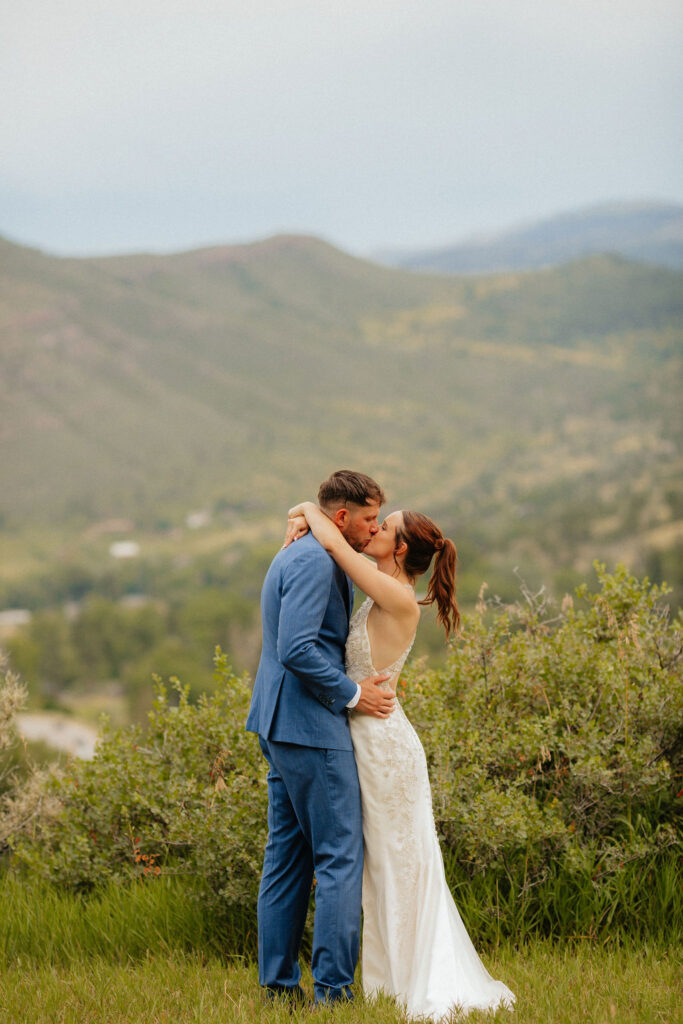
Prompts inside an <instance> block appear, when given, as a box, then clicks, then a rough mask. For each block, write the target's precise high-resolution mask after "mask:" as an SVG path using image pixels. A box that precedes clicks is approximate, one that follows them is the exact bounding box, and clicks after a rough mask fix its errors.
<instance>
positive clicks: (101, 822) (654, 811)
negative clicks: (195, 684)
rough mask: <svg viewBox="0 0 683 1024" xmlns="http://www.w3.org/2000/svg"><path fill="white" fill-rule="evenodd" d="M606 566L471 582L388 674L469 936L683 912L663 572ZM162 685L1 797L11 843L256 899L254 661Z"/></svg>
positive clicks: (86, 873) (678, 652)
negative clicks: (448, 637)
mask: <svg viewBox="0 0 683 1024" xmlns="http://www.w3.org/2000/svg"><path fill="white" fill-rule="evenodd" d="M597 568H598V577H599V587H598V589H597V591H596V592H595V593H591V592H589V591H588V589H587V587H585V586H583V587H580V588H579V590H578V591H577V597H576V600H575V601H574V600H572V599H571V598H565V601H564V602H563V605H562V608H561V609H559V610H558V609H554V608H553V607H552V606H551V605H550V603H549V602H548V601H547V600H546V599H545V597H544V595H543V594H542V593H541V594H536V595H534V594H531V593H530V592H529V591H528V590H527V589H526V588H523V597H522V600H521V601H520V602H519V603H517V604H515V605H513V606H502V605H500V604H499V603H497V602H488V603H487V602H486V601H484V600H483V598H482V600H481V601H480V603H479V606H478V611H477V613H476V614H475V615H472V616H471V617H469V618H468V619H467V620H466V622H465V625H464V629H463V631H462V634H461V635H460V636H459V637H458V639H457V640H455V641H454V643H453V644H452V650H451V653H450V656H449V660H448V663H447V665H446V667H445V668H444V669H443V670H440V671H437V672H435V671H429V670H427V669H426V668H425V667H424V666H423V665H421V664H419V663H418V664H417V665H414V666H413V667H412V668H411V669H409V670H408V671H407V672H406V675H405V684H406V685H404V686H400V687H399V695H401V690H402V689H404V690H405V696H404V697H403V699H404V704H405V708H406V711H407V713H408V716H409V718H410V719H411V721H412V722H413V724H414V726H415V728H416V730H417V732H418V734H419V736H420V737H421V739H422V742H423V744H424V746H425V750H426V752H427V757H428V761H429V766H430V777H431V781H432V791H433V803H434V811H435V816H436V819H437V826H438V829H439V832H440V836H441V840H442V844H443V849H444V857H445V862H446V869H447V873H448V876H449V880H450V882H451V885H452V886H453V888H454V891H455V895H456V900H457V902H458V904H459V906H460V908H461V911H462V913H463V917H464V919H465V922H466V924H467V925H468V926H469V927H470V928H471V929H472V931H473V933H474V934H475V935H476V936H478V938H479V939H480V940H482V939H488V940H495V939H497V938H500V937H502V936H505V935H511V936H514V937H515V938H524V937H526V936H528V935H530V934H543V935H553V936H564V937H566V936H570V935H577V934H590V935H598V934H600V935H602V934H603V933H608V934H615V933H618V934H630V935H639V936H644V935H654V934H655V933H658V934H659V933H661V934H666V933H667V930H668V934H671V932H672V929H674V928H679V929H680V928H681V924H682V922H681V914H682V912H683V911H682V908H681V892H682V891H683V886H681V884H680V870H679V864H678V862H677V857H678V856H679V854H680V831H679V830H678V828H677V822H678V818H677V812H679V811H680V806H679V803H677V796H676V794H677V793H679V792H680V790H681V785H682V783H681V779H680V769H681V759H682V737H683V673H682V671H681V669H682V665H683V629H682V628H681V622H680V620H677V621H673V622H671V621H670V620H669V616H668V612H667V609H666V608H665V607H664V603H663V597H664V595H665V591H663V590H661V589H658V588H657V587H653V586H651V585H650V584H649V582H648V580H647V579H644V580H642V581H639V580H637V579H635V578H634V577H632V576H630V575H629V574H628V573H627V572H626V570H624V569H622V568H619V569H617V571H616V572H615V573H613V574H608V573H607V572H606V571H605V569H604V567H603V566H598V567H597ZM173 686H174V692H173V693H172V694H171V695H170V696H169V694H168V693H167V691H166V690H165V689H164V687H163V686H161V684H159V689H158V695H157V699H156V702H155V705H154V709H153V711H152V712H151V713H150V715H149V724H148V726H147V727H146V728H145V729H143V728H141V727H130V728H127V729H122V730H118V731H112V730H110V729H105V731H104V732H103V734H102V737H101V740H100V743H99V746H98V749H97V753H96V756H95V758H94V760H92V761H74V762H73V763H71V764H70V765H69V766H68V767H67V769H66V770H64V771H63V772H61V773H59V772H55V773H52V774H51V775H45V774H42V775H40V776H37V777H36V778H34V779H32V780H31V779H29V780H28V782H27V783H24V784H23V785H22V786H21V787H19V788H18V789H17V790H16V791H15V792H14V793H13V794H12V795H11V796H10V797H9V798H6V799H5V814H4V829H5V833H9V836H10V838H9V841H10V844H11V847H12V849H13V851H14V859H15V861H16V862H18V863H20V864H22V865H24V866H25V867H26V868H28V869H30V870H31V871H33V872H35V873H38V874H39V875H41V876H43V877H44V878H47V879H49V880H52V881H53V882H56V883H59V884H60V885H64V886H68V887H70V888H72V889H75V890H80V891H87V890H91V889H96V888H98V887H100V886H101V885H103V884H105V883H110V882H112V881H113V882H121V883H124V882H126V881H128V880H130V879H134V878H139V877H142V878H143V879H147V880H148V881H149V882H150V884H154V881H155V879H156V878H157V876H158V875H159V874H163V875H185V876H188V877H189V881H190V882H191V883H192V890H193V891H194V892H199V893H200V895H201V896H202V897H203V899H204V900H205V901H207V902H208V904H209V906H210V907H211V908H212V909H213V910H216V909H222V911H225V912H228V913H234V914H242V915H244V914H247V915H249V914H252V915H253V913H254V908H255V902H256V892H257V887H258V881H259V875H260V870H261V863H262V854H263V847H264V844H265V838H266V783H265V773H266V764H265V761H264V759H263V758H262V756H261V753H260V749H259V746H258V743H257V742H256V739H255V738H254V737H253V736H251V735H250V734H247V733H245V731H244V721H245V718H246V714H247V708H248V703H249V697H250V690H249V686H248V682H247V680H246V678H237V677H236V676H235V675H233V674H232V673H231V672H230V671H229V670H228V669H227V667H226V664H225V658H224V657H223V656H219V657H218V659H217V670H216V689H215V691H214V692H213V693H212V694H211V695H210V696H204V697H202V698H201V699H200V701H199V703H198V704H197V705H193V704H192V703H191V702H190V700H189V697H188V690H187V688H184V687H183V686H181V685H180V683H178V682H177V681H175V682H174V683H173ZM171 697H172V698H173V700H172V699H171ZM176 698H177V701H178V704H177V706H175V699H176ZM1 831H2V829H0V832H1Z"/></svg>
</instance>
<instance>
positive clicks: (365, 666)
mask: <svg viewBox="0 0 683 1024" xmlns="http://www.w3.org/2000/svg"><path fill="white" fill-rule="evenodd" d="M373 604H374V601H373V600H372V598H371V597H366V598H365V600H364V601H363V603H362V605H361V606H360V608H359V609H358V611H357V612H356V613H355V615H354V616H353V617H352V619H351V623H350V625H349V635H348V638H347V641H346V674H347V675H348V677H349V678H350V679H353V681H354V683H359V682H360V681H361V679H366V678H367V677H368V676H374V675H377V674H378V673H380V672H389V673H390V675H391V679H387V680H385V682H383V683H381V684H380V685H381V686H382V687H383V688H384V689H387V688H388V687H390V686H391V684H392V681H393V679H394V677H395V676H397V675H398V673H399V672H400V671H401V669H402V668H403V665H404V664H405V660H406V658H407V657H408V655H409V654H410V651H411V648H412V646H413V642H414V640H415V634H413V639H412V640H411V641H410V644H409V645H408V647H406V649H405V651H403V652H402V653H401V654H400V655H399V656H398V658H396V660H395V661H392V663H391V665H386V666H383V667H381V668H380V667H376V666H375V665H373V663H372V652H371V650H370V638H369V637H368V625H367V623H368V615H369V614H370V609H371V608H372V606H373Z"/></svg>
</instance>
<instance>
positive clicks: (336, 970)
mask: <svg viewBox="0 0 683 1024" xmlns="http://www.w3.org/2000/svg"><path fill="white" fill-rule="evenodd" d="M259 740H260V743H261V749H262V751H263V754H264V756H265V757H266V759H267V761H268V763H269V765H270V770H269V772H268V843H267V845H266V852H265V857H264V862H263V875H262V878H261V886H260V889H259V898H258V939H259V982H260V983H261V985H264V986H267V987H268V988H270V989H273V990H275V991H287V990H296V989H297V987H298V985H299V981H300V978H301V971H300V968H299V959H298V956H299V946H300V944H301V937H302V935H303V930H304V925H305V921H306V912H307V909H308V902H309V897H310V893H311V885H312V880H313V875H314V874H315V878H316V888H315V918H314V928H313V953H312V959H311V969H312V973H313V980H314V983H315V998H316V1002H333V1001H335V1000H337V999H343V998H351V997H352V993H351V990H350V986H351V985H352V983H353V978H354V973H355V969H356V963H357V961H358V952H359V947H360V913H361V886H362V880H363V830H362V817H361V801H360V788H359V784H358V773H357V771H356V762H355V759H354V756H353V751H351V750H330V749H324V748H318V747H306V746H299V745H298V744H294V743H281V742H277V741H275V740H268V741H266V740H264V739H263V738H262V737H259Z"/></svg>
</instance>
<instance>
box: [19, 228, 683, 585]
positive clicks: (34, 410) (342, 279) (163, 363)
mask: <svg viewBox="0 0 683 1024" xmlns="http://www.w3.org/2000/svg"><path fill="white" fill-rule="evenodd" d="M0 257H1V265H2V273H1V275H0V324H1V337H2V342H1V349H0V404H1V405H2V409H3V416H2V430H1V433H0V460H1V466H2V480H3V487H2V490H1V492H0V514H1V515H2V517H3V518H2V521H3V523H4V526H5V530H6V534H7V536H8V537H9V538H12V537H16V536H17V534H18V533H21V531H22V530H26V529H27V528H31V526H32V524H34V525H35V526H36V528H39V529H41V530H43V531H44V530H46V529H47V527H48V524H50V525H51V527H53V528H54V527H56V526H58V527H59V528H60V529H61V527H62V525H63V524H65V523H66V524H72V525H73V526H74V527H78V528H83V527H85V526H88V525H91V524H92V523H95V522H98V521H102V520H106V519H108V518H110V517H112V516H114V517H119V518H120V517H122V516H123V517H127V518H128V519H130V520H131V521H132V523H133V525H134V527H135V528H137V529H142V530H148V531H155V530H157V531H158V530H160V529H161V530H163V529H167V528H168V527H169V526H178V525H182V524H183V523H184V520H185V516H186V515H187V513H188V512H189V511H191V510H192V509H195V508H197V507H199V508H207V509H209V510H210V511H211V512H212V514H213V515H214V517H218V519H216V518H214V523H216V522H218V521H219V520H220V516H221V515H223V516H224V517H225V516H228V517H230V516H232V517H233V518H232V520H231V522H234V517H235V516H237V517H238V518H239V519H240V521H242V520H243V519H244V517H247V516H249V517H251V518H256V519H257V520H258V519H263V518H264V517H265V516H266V515H269V516H272V515H273V514H275V515H277V514H279V513H280V510H284V509H285V508H286V507H287V505H288V503H289V502H290V501H291V500H293V499H296V498H301V497H302V496H309V495H311V494H312V492H313V491H314V488H315V484H316V483H317V481H318V480H319V479H321V478H322V477H323V476H324V475H326V474H327V473H328V472H329V471H330V469H332V468H335V467H339V466H342V465H351V466H357V467H359V468H362V469H365V470H367V471H369V472H371V473H374V474H376V475H377V476H378V477H379V478H380V479H381V481H382V482H383V484H384V485H385V487H386V490H387V493H388V496H389V500H390V502H391V503H393V504H398V505H403V506H410V505H412V506H417V507H420V508H424V509H425V510H427V511H430V512H432V513H433V514H434V515H437V516H439V517H440V518H441V519H442V520H444V525H445V526H446V527H447V528H448V529H450V530H452V531H455V532H456V533H457V537H458V539H459V541H460V544H461V547H462V554H463V556H466V562H469V564H470V565H472V564H474V563H475V562H477V561H481V558H482V557H483V558H484V559H485V561H486V564H487V565H492V564H494V563H499V564H500V565H505V566H507V567H509V566H510V563H511V561H512V562H514V563H515V564H517V563H519V564H521V565H523V566H527V565H533V566H535V567H538V568H539V569H540V570H541V571H542V570H544V569H545V568H549V567H551V566H552V567H553V568H557V567H558V565H565V566H572V565H573V566H575V567H577V568H578V569H580V570H581V571H585V569H586V568H587V567H588V566H589V565H590V564H591V562H592V560H593V558H594V557H595V556H603V557H607V558H611V557H612V556H619V557H622V558H625V560H626V561H627V562H629V563H633V564H635V565H636V567H642V565H643V564H644V559H645V557H646V553H647V552H648V551H649V552H650V553H651V555H652V558H654V559H656V558H659V559H660V562H661V563H662V564H661V565H659V563H658V565H659V568H658V566H657V565H655V573H654V574H655V575H657V572H658V571H659V570H661V571H667V572H668V575H669V578H670V579H671V578H673V576H674V575H675V571H674V572H673V573H672V572H671V571H670V570H671V568H673V569H674V570H675V565H674V563H673V562H672V561H671V555H670V552H671V551H672V550H673V549H675V547H676V543H677V539H680V536H681V533H680V526H681V523H680V520H681V508H680V506H681V499H680V491H679V490H677V483H676V481H677V479H679V477H680V472H679V471H680V462H677V459H676V451H677V445H678V442H679V440H680V428H681V419H680V411H679V409H680V403H679V383H680V365H681V338H682V330H681V327H682V324H683V289H682V288H681V283H682V280H683V278H682V276H681V274H678V273H675V272H673V271H665V270H661V269H656V268H652V267H645V266H640V265H637V264H632V263H629V262H627V261H625V260H622V259H618V258H609V257H593V258H591V259H588V260H584V261H581V262H578V263H573V264H568V265H566V266H564V267H561V268H557V269H553V270H546V271H539V272H534V273H517V274H501V275H494V276H488V277H480V278H466V279H462V278H453V277H429V276H426V275H421V274H414V273H408V272H403V271H396V270H389V269H385V268H381V267H378V266H375V265H373V264H370V263H366V262H363V261H360V260H357V259H355V258H353V257H351V256H348V255H346V254H344V253H342V252H339V251H337V250H335V249H333V248H332V247H330V246H328V245H326V244H325V243H323V242H321V241H318V240H315V239H310V238H303V237H281V238H275V239H271V240H269V241H266V242H262V243H258V244H254V245H245V246H236V247H226V248H215V249H207V250H201V251H197V252H189V253H183V254H179V255H173V256H144V255H142V256H131V257H116V258H108V259H83V260H76V259H57V258H53V257H50V256H46V255H43V254H41V253H39V252H36V251H32V250H28V249H24V248H20V247H18V246H15V245H12V244H10V243H9V242H3V243H1V245H0ZM19 546H21V545H19ZM14 550H15V549H14V547H13V546H12V544H10V553H12V552H13V551H14ZM39 560H40V559H39ZM10 561H11V559H10ZM43 561H44V560H43ZM464 564H465V563H464ZM12 571H13V572H15V574H16V573H18V572H19V569H17V568H16V567H15V570H12Z"/></svg>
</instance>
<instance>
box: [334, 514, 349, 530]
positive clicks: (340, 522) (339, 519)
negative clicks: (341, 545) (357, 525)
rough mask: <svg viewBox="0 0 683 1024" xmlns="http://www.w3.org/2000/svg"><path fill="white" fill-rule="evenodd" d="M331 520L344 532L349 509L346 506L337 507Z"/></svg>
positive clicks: (347, 523) (347, 522) (347, 521)
mask: <svg viewBox="0 0 683 1024" xmlns="http://www.w3.org/2000/svg"><path fill="white" fill-rule="evenodd" d="M332 522H333V523H334V525H335V526H338V527H339V529H340V530H341V531H342V533H343V532H344V530H345V528H346V527H347V526H348V525H349V510H348V508H338V509H337V511H336V512H335V513H334V515H333V516H332Z"/></svg>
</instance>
